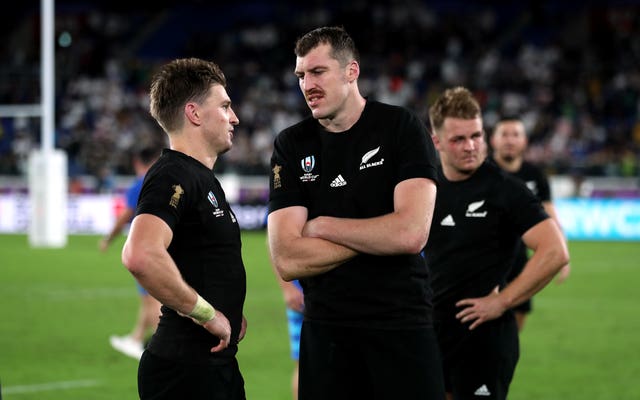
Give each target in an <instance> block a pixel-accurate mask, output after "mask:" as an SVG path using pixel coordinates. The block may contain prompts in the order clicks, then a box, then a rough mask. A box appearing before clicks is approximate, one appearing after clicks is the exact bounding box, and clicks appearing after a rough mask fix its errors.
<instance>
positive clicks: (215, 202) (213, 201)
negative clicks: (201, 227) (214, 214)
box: [207, 191, 218, 208]
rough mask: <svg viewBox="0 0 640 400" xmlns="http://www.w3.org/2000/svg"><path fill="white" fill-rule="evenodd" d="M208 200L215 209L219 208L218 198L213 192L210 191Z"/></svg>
mask: <svg viewBox="0 0 640 400" xmlns="http://www.w3.org/2000/svg"><path fill="white" fill-rule="evenodd" d="M207 198H208V199H209V203H211V204H213V206H214V207H216V208H218V199H216V196H215V195H214V194H213V192H212V191H209V194H208V195H207Z"/></svg>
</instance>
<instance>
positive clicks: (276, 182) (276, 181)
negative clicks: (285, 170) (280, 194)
mask: <svg viewBox="0 0 640 400" xmlns="http://www.w3.org/2000/svg"><path fill="white" fill-rule="evenodd" d="M281 169H282V166H280V165H278V164H276V165H274V166H273V168H272V169H271V171H273V188H274V189H279V188H280V187H281V186H282V181H281V180H280V170H281Z"/></svg>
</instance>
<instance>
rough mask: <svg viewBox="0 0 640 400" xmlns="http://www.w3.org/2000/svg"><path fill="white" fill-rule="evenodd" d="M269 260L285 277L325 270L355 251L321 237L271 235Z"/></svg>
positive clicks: (290, 277) (354, 254)
mask: <svg viewBox="0 0 640 400" xmlns="http://www.w3.org/2000/svg"><path fill="white" fill-rule="evenodd" d="M269 250H270V255H271V262H272V264H273V266H274V267H275V269H276V271H277V273H278V274H279V276H280V277H281V278H282V279H283V280H285V281H291V280H293V279H299V278H305V277H308V276H313V275H318V274H322V273H325V272H328V271H330V270H332V269H334V268H336V267H338V266H340V265H342V264H343V263H345V262H346V261H348V260H350V259H352V258H353V257H355V256H356V255H357V254H358V253H357V252H356V251H354V250H352V249H349V248H347V247H344V246H340V245H337V244H335V243H331V242H328V241H326V240H322V239H315V238H304V237H298V238H288V239H279V238H274V237H271V238H270V240H269Z"/></svg>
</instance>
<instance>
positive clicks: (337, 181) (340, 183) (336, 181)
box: [329, 175, 347, 187]
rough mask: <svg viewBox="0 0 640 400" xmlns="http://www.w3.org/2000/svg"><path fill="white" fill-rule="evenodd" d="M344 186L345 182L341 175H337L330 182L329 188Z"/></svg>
mask: <svg viewBox="0 0 640 400" xmlns="http://www.w3.org/2000/svg"><path fill="white" fill-rule="evenodd" d="M346 185H347V181H345V180H344V178H343V177H342V175H338V176H336V178H335V179H334V180H333V182H331V184H330V185H329V186H331V187H341V186H346Z"/></svg>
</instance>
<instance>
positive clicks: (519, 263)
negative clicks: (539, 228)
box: [492, 159, 551, 281]
mask: <svg viewBox="0 0 640 400" xmlns="http://www.w3.org/2000/svg"><path fill="white" fill-rule="evenodd" d="M492 160H493V159H492ZM494 162H495V161H494ZM496 165H497V164H496ZM505 172H506V173H507V174H509V175H511V176H514V177H516V178H517V179H519V180H521V181H522V182H524V184H525V185H526V186H527V187H528V188H529V190H531V192H532V193H533V194H534V195H535V196H536V197H537V198H538V200H540V201H541V202H546V201H551V188H550V185H549V180H548V179H547V177H546V175H545V174H544V172H543V171H542V170H541V169H540V168H539V167H537V166H535V165H534V164H532V163H530V162H528V161H523V162H522V165H520V169H518V171H515V172H510V171H506V170H505ZM528 259H529V257H528V256H527V246H526V245H525V244H524V243H523V242H522V240H520V241H519V244H518V246H517V248H516V251H515V254H514V258H513V263H512V268H511V271H510V273H509V276H508V277H507V281H511V280H513V279H515V277H516V276H518V274H520V272H521V271H522V269H523V268H524V266H525V264H526V263H527V261H528Z"/></svg>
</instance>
